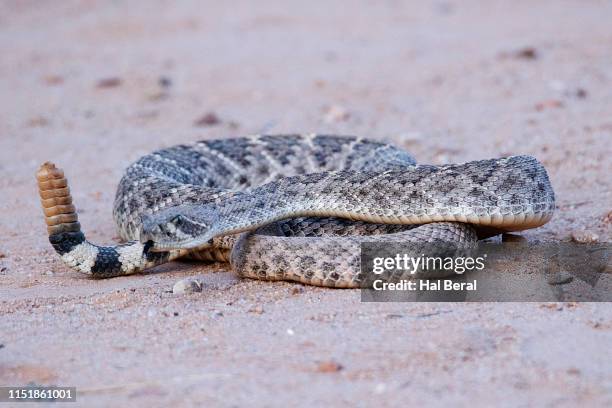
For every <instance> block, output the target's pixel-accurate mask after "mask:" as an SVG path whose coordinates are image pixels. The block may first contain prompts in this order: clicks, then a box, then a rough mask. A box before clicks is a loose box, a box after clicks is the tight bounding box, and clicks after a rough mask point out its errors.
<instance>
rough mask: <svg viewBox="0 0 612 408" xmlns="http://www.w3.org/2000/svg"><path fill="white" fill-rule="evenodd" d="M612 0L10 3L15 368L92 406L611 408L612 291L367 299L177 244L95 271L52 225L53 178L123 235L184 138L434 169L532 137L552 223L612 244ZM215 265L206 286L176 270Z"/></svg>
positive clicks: (98, 228) (0, 311) (7, 380)
mask: <svg viewBox="0 0 612 408" xmlns="http://www.w3.org/2000/svg"><path fill="white" fill-rule="evenodd" d="M611 20H612V4H611V3H608V2H603V1H564V2H557V1H539V2H530V1H516V2H510V1H508V2H495V3H491V2H485V1H480V2H477V1H466V2H463V1H462V2H455V1H436V2H427V3H425V2H400V1H387V2H379V3H377V4H375V3H372V2H360V3H353V4H351V5H348V4H347V3H343V2H324V1H321V2H246V1H245V2H231V4H230V3H229V2H228V4H226V5H221V4H220V3H213V2H209V3H204V2H197V1H181V2H163V1H155V2H153V1H133V2H129V4H120V3H119V2H104V1H80V2H77V1H62V2H36V1H20V2H3V3H1V4H0V55H1V58H0V174H1V176H2V177H1V178H0V188H1V191H2V198H1V199H0V203H1V207H2V213H1V216H0V221H1V222H0V237H1V240H0V385H25V384H28V383H35V384H57V385H63V386H76V387H77V388H78V397H77V404H76V405H78V406H111V405H112V406H132V407H152V406H174V405H176V404H179V405H187V406H195V405H204V406H253V405H254V406H286V405H303V406H306V405H318V406H321V404H325V405H357V406H367V405H376V406H393V405H395V406H397V405H401V406H413V405H417V404H418V405H423V404H428V405H433V406H445V405H448V404H450V403H454V404H456V405H460V406H468V405H470V406H474V405H475V406H492V405H500V406H576V405H582V406H606V405H607V406H610V404H612V367H611V365H610V362H611V361H612V348H611V347H610V345H611V344H612V308H611V306H610V304H609V303H362V302H360V294H359V291H356V290H331V289H321V288H315V287H306V286H302V285H296V284H291V283H270V282H259V281H249V280H240V279H238V278H237V277H235V275H234V274H233V273H232V272H231V271H230V270H229V269H228V268H227V266H224V265H203V264H200V263H187V262H174V263H170V264H167V265H163V266H161V267H158V268H156V269H155V270H153V271H151V272H150V273H147V274H141V275H135V276H129V277H121V278H116V279H109V280H91V279H89V278H87V277H86V276H84V275H81V274H79V273H78V272H75V271H72V270H69V269H68V268H67V267H66V266H64V265H63V264H62V262H61V261H60V259H59V257H58V256H57V255H56V254H55V253H54V252H53V250H52V248H51V246H50V244H49V243H48V241H47V236H46V232H45V226H44V222H43V218H42V213H41V209H40V207H39V201H38V197H37V190H36V185H35V179H34V174H35V172H36V169H37V168H38V166H39V165H40V164H41V163H42V162H44V161H47V160H52V161H54V162H55V163H57V164H58V165H59V166H61V167H63V169H64V170H65V173H66V175H67V176H68V178H69V180H70V182H71V186H72V192H73V197H74V199H75V203H76V205H77V207H78V208H79V216H80V221H81V224H82V225H83V228H84V230H85V232H86V234H87V237H88V238H89V239H90V240H91V241H93V242H97V243H112V242H116V241H117V239H118V238H117V235H116V231H115V227H114V224H113V221H112V216H111V210H112V203H113V197H114V193H115V186H116V185H117V183H118V181H119V179H120V177H121V174H122V172H123V170H124V169H125V167H126V166H127V165H128V164H129V163H131V162H132V161H134V160H136V159H137V158H138V157H140V156H141V155H143V154H146V153H148V152H150V151H152V150H154V149H157V148H161V147H165V146H170V145H173V144H176V143H181V142H188V141H194V140H199V139H209V138H215V137H231V136H240V135H247V134H256V133H263V132H266V133H274V134H278V133H287V132H291V133H293V132H319V133H334V134H354V135H359V136H368V137H370V138H373V139H377V140H384V141H388V142H392V143H395V144H397V145H399V146H402V147H404V148H406V149H407V150H409V151H410V152H412V153H413V155H414V156H415V157H416V158H417V160H418V161H419V162H422V163H435V164H441V163H452V162H463V161H468V160H475V159H482V158H488V157H499V156H504V155H509V154H531V155H534V156H536V157H537V158H538V159H539V160H541V161H542V163H544V165H545V166H546V168H547V169H548V171H549V174H550V177H551V180H552V183H553V185H554V188H555V191H556V195H557V205H558V210H557V212H556V214H555V216H554V218H553V219H552V221H551V222H549V223H548V224H547V225H545V226H544V227H542V228H538V229H535V230H530V231H527V232H525V233H524V234H523V235H524V236H525V237H526V238H527V239H529V240H535V241H537V240H556V241H570V240H572V239H575V240H576V239H577V240H585V239H586V240H598V241H600V242H610V241H611V238H612V228H611V226H610V225H611V223H612V205H611V203H612V177H611V176H610V174H611V170H612V159H611V157H612V147H611V146H612V143H611V142H612V24H610V21H611ZM188 277H197V278H199V279H201V280H202V281H203V282H204V288H203V291H202V292H201V293H195V294H189V295H176V294H173V293H172V292H171V290H172V286H173V284H174V283H175V282H176V281H178V280H180V279H184V278H188Z"/></svg>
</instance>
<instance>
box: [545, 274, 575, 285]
mask: <svg viewBox="0 0 612 408" xmlns="http://www.w3.org/2000/svg"><path fill="white" fill-rule="evenodd" d="M573 280H574V277H573V276H572V275H570V274H569V273H567V272H564V271H561V272H557V273H555V274H554V275H552V276H551V277H549V278H548V284H549V285H564V284H566V283H570V282H571V281H573Z"/></svg>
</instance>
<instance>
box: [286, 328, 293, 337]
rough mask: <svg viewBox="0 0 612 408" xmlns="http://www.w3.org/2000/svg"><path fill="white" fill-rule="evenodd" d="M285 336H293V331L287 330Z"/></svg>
mask: <svg viewBox="0 0 612 408" xmlns="http://www.w3.org/2000/svg"><path fill="white" fill-rule="evenodd" d="M287 334H288V335H289V336H293V335H294V334H295V332H294V331H293V329H287Z"/></svg>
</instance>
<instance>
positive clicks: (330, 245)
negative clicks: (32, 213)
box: [37, 135, 555, 287]
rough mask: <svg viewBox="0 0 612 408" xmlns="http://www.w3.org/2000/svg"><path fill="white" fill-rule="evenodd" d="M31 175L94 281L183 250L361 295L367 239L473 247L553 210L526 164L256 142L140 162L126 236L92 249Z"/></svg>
mask: <svg viewBox="0 0 612 408" xmlns="http://www.w3.org/2000/svg"><path fill="white" fill-rule="evenodd" d="M37 179H38V186H39V191H40V196H41V200H42V206H43V210H44V212H45V217H46V222H47V228H48V233H49V240H50V242H51V244H52V245H53V247H54V248H55V250H56V251H57V252H58V253H59V254H60V255H61V257H62V260H63V261H64V262H65V263H66V264H68V265H69V266H70V267H72V268H75V269H77V270H79V271H81V272H85V273H89V274H91V275H92V276H94V277H113V276H119V275H127V274H132V273H135V272H140V271H143V270H145V269H147V268H150V267H153V266H155V265H159V264H161V263H165V262H168V261H171V260H173V259H177V258H180V257H188V256H190V257H195V258H198V259H205V260H223V261H228V260H229V261H230V262H231V264H232V267H233V269H234V270H236V271H237V273H238V274H239V275H241V276H244V277H250V278H258V279H267V280H293V281H299V282H303V283H308V284H313V285H320V286H329V287H358V286H359V284H360V282H361V280H362V276H361V274H360V271H359V269H360V268H359V261H360V255H359V248H360V247H359V245H360V243H361V242H364V241H385V240H386V241H394V242H398V241H408V242H455V243H470V242H474V241H476V240H477V239H478V237H481V238H482V237H485V236H490V235H493V234H496V233H500V232H504V231H516V230H523V229H527V228H534V227H537V226H540V225H543V224H544V223H546V222H547V221H548V220H549V219H550V218H551V217H552V214H553V211H554V207H555V202H554V193H553V189H552V186H551V184H550V181H549V179H548V175H547V174H546V170H545V169H544V167H543V166H542V165H541V164H540V163H539V162H538V161H537V160H536V159H535V158H533V157H529V156H512V157H507V158H502V159H493V160H481V161H474V162H469V163H464V164H454V165H444V166H432V165H417V164H416V163H415V161H414V159H413V158H412V157H411V156H410V155H409V154H408V153H406V152H405V151H403V150H401V149H398V148H396V147H393V146H391V145H387V144H383V143H378V142H374V141H370V140H367V139H359V138H355V137H342V136H326V135H282V136H269V135H259V136H252V137H244V138H235V139H223V140H207V141H201V142H197V143H193V144H188V145H179V146H174V147H170V148H167V149H163V150H159V151H157V152H154V153H152V154H150V155H147V156H144V157H142V158H141V159H139V160H138V161H137V162H135V163H134V164H132V165H131V166H129V167H128V169H127V170H126V172H125V174H124V176H123V178H122V179H121V182H120V183H119V187H118V189H117V195H116V198H115V205H114V211H113V214H114V218H115V222H116V224H117V227H118V229H119V233H120V235H121V237H122V238H123V239H124V240H126V241H128V242H126V243H124V244H120V245H115V246H98V245H95V244H92V243H90V242H88V241H87V240H86V239H85V236H84V235H83V233H82V232H81V228H80V225H79V223H78V218H77V215H76V210H75V207H74V205H73V204H72V198H71V196H70V191H69V188H68V184H67V181H66V179H65V178H64V175H63V172H62V171H61V170H59V169H57V168H56V167H55V166H54V165H53V164H51V163H45V164H44V165H43V166H42V167H41V169H40V170H39V172H38V173H37ZM239 233H241V234H239Z"/></svg>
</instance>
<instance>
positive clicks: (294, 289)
mask: <svg viewBox="0 0 612 408" xmlns="http://www.w3.org/2000/svg"><path fill="white" fill-rule="evenodd" d="M300 293H304V288H303V287H302V286H298V285H296V286H294V287H292V288H291V294H292V295H298V294H300Z"/></svg>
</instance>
